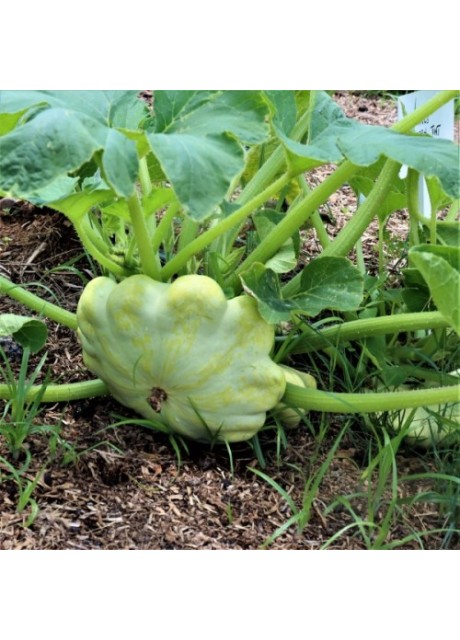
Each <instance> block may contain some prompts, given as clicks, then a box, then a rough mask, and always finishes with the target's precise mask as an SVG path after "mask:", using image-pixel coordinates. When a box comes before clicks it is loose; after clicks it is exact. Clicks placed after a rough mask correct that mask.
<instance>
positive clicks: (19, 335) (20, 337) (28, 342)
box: [0, 313, 48, 353]
mask: <svg viewBox="0 0 460 640" xmlns="http://www.w3.org/2000/svg"><path fill="white" fill-rule="evenodd" d="M0 336H12V337H13V338H14V339H15V340H16V342H18V343H19V344H20V345H22V346H23V347H24V348H26V347H28V348H29V349H30V351H31V352H32V353H36V352H37V351H40V349H42V348H43V346H44V344H45V342H46V338H47V336H48V329H47V328H46V324H45V323H44V322H42V321H41V320H36V319H34V318H28V317H26V316H19V315H15V314H13V313H2V314H0Z"/></svg>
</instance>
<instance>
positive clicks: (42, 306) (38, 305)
mask: <svg viewBox="0 0 460 640" xmlns="http://www.w3.org/2000/svg"><path fill="white" fill-rule="evenodd" d="M0 291H1V292H2V293H5V294H7V295H9V296H10V298H13V299H14V300H17V301H18V302H20V303H21V304H24V305H25V306H26V307H28V308H29V309H31V310H32V311H36V312H37V313H38V314H40V315H42V316H45V317H46V318H49V319H50V320H54V321H55V322H59V324H63V325H65V326H66V327H69V329H73V330H75V329H76V328H77V316H76V314H75V313H72V312H71V311H66V310H65V309H62V308H61V307H59V306H58V305H57V304H53V303H52V302H47V301H46V300H42V298H40V297H39V296H37V295H35V294H34V293H31V292H30V291H27V289H24V288H23V287H21V286H20V285H18V284H14V283H13V282H11V281H10V280H8V279H7V278H4V277H3V276H0Z"/></svg>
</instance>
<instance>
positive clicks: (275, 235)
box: [230, 161, 357, 290]
mask: <svg viewBox="0 0 460 640" xmlns="http://www.w3.org/2000/svg"><path fill="white" fill-rule="evenodd" d="M356 170H357V167H356V166H355V165H354V164H352V163H351V162H348V161H346V162H344V163H343V164H342V165H341V166H340V167H339V168H338V169H337V170H336V171H335V172H334V173H333V174H331V175H330V176H329V177H327V178H326V180H324V182H323V183H322V184H320V185H319V186H318V187H316V189H314V190H313V191H311V192H310V193H309V194H308V195H307V196H306V197H305V198H304V199H303V200H301V201H300V202H299V203H298V204H296V205H295V206H294V207H293V208H292V209H291V210H290V212H289V214H288V215H287V216H286V217H285V218H284V219H283V220H282V221H281V222H279V223H278V224H277V226H276V228H275V229H273V231H271V232H270V233H269V234H268V235H267V236H266V237H265V238H264V240H263V241H262V242H261V243H260V244H259V246H258V247H256V248H255V249H254V251H253V252H252V253H251V255H250V256H248V257H247V258H246V260H245V261H244V262H243V263H242V264H241V265H240V266H239V268H238V269H237V271H236V274H235V275H234V276H233V278H232V280H231V282H230V285H231V286H232V287H233V288H235V289H238V288H239V274H241V273H243V272H244V271H245V270H246V269H248V267H250V266H251V264H253V263H254V262H262V263H265V262H266V261H267V260H268V259H269V258H271V257H272V255H273V254H274V253H276V251H277V250H278V249H279V247H280V246H281V245H283V244H284V243H285V242H286V241H287V240H288V239H289V238H290V237H291V236H292V235H293V234H294V233H295V232H296V231H298V230H299V229H300V228H301V227H302V225H303V224H305V222H306V221H307V220H308V218H309V217H310V216H311V215H312V214H313V212H314V211H316V209H317V208H318V207H319V206H320V205H321V204H322V203H323V202H325V201H326V200H327V199H328V198H329V197H330V196H331V195H332V194H333V193H335V191H337V189H339V188H340V187H341V186H342V185H343V184H344V183H345V182H347V180H349V178H350V177H351V176H352V175H353V174H354V173H355V171H356ZM287 286H288V287H289V285H287ZM294 289H295V290H296V289H297V285H296V286H295V287H294Z"/></svg>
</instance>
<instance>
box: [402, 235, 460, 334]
mask: <svg viewBox="0 0 460 640" xmlns="http://www.w3.org/2000/svg"><path fill="white" fill-rule="evenodd" d="M433 249H435V251H433ZM439 249H448V250H450V249H454V248H453V247H430V248H429V249H428V248H426V247H414V248H413V249H411V250H410V251H409V259H410V264H412V265H413V266H414V267H416V268H417V269H418V270H419V272H420V273H421V275H422V276H423V278H424V280H425V282H426V283H427V285H428V288H429V290H430V293H431V297H432V298H433V301H434V304H435V305H436V307H437V308H438V310H439V311H440V312H441V313H442V315H443V316H444V318H445V319H446V320H447V322H449V323H450V325H451V326H452V327H453V328H454V329H455V331H456V332H457V333H458V334H459V335H460V263H459V260H458V256H459V252H458V251H457V252H456V256H457V257H456V258H455V257H454V253H449V256H450V257H448V256H446V255H445V254H443V253H442V252H441V251H439ZM446 257H447V259H446ZM452 260H455V262H454V264H452Z"/></svg>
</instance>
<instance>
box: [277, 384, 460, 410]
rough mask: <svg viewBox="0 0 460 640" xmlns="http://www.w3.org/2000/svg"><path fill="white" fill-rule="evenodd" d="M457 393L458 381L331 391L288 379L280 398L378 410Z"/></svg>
mask: <svg viewBox="0 0 460 640" xmlns="http://www.w3.org/2000/svg"><path fill="white" fill-rule="evenodd" d="M459 393H460V385H453V386H448V387H437V388H435V389H416V390H414V391H413V390H410V391H387V392H381V393H334V392H330V391H319V390H317V389H302V388H301V387H298V386H296V385H292V384H289V383H288V384H287V386H286V392H285V394H284V396H283V402H285V403H286V404H289V405H291V406H294V407H297V408H299V409H306V410H310V411H323V412H325V413H378V412H380V411H398V410H400V409H415V408H417V407H427V406H433V405H438V404H447V403H450V402H458V401H459V397H460V396H459Z"/></svg>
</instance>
